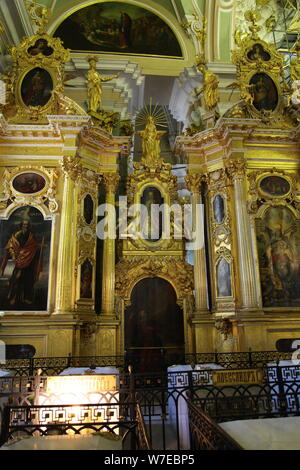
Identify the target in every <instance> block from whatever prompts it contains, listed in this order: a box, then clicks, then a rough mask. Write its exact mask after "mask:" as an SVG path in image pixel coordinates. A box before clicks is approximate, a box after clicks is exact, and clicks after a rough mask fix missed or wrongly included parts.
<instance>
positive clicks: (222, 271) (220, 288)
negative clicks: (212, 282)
mask: <svg viewBox="0 0 300 470" xmlns="http://www.w3.org/2000/svg"><path fill="white" fill-rule="evenodd" d="M217 294H218V297H231V295H232V291H231V272H230V264H229V263H228V262H227V261H226V259H224V258H222V259H221V260H220V261H219V263H218V264H217Z"/></svg>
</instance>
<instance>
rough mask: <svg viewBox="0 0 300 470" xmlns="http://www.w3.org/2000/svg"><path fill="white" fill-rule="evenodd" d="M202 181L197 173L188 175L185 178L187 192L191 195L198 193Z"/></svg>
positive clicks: (201, 177)
mask: <svg viewBox="0 0 300 470" xmlns="http://www.w3.org/2000/svg"><path fill="white" fill-rule="evenodd" d="M202 181H203V176H202V175H200V174H198V173H194V174H190V175H187V176H186V177H185V182H186V185H187V188H188V190H189V191H191V193H199V192H200V188H201V182H202Z"/></svg>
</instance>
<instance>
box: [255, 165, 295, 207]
mask: <svg viewBox="0 0 300 470" xmlns="http://www.w3.org/2000/svg"><path fill="white" fill-rule="evenodd" d="M268 176H279V177H283V178H284V179H285V180H286V181H287V182H288V184H289V186H290V189H289V191H288V192H287V193H286V194H282V195H275V196H274V195H272V194H267V193H266V192H264V191H263V190H262V188H261V182H262V180H263V179H264V178H266V177H268ZM247 177H248V182H249V196H250V199H249V201H248V212H249V213H250V214H256V213H257V212H258V210H259V209H260V207H262V206H266V207H267V206H269V207H272V206H276V205H278V204H282V203H285V204H289V205H291V206H292V207H294V208H295V209H296V210H297V211H299V210H300V193H299V191H298V189H297V179H296V175H295V174H294V173H290V172H286V171H284V170H280V169H276V168H271V169H269V170H257V171H251V172H249V173H248V175H247Z"/></svg>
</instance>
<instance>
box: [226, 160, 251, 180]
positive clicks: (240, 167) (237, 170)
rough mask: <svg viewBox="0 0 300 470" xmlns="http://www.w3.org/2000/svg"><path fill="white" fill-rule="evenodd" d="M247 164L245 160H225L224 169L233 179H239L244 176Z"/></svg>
mask: <svg viewBox="0 0 300 470" xmlns="http://www.w3.org/2000/svg"><path fill="white" fill-rule="evenodd" d="M246 168H247V164H246V161H245V160H242V159H239V160H229V161H227V162H226V171H227V174H228V175H229V177H231V178H233V179H236V178H238V179H240V178H242V179H243V178H244V177H245V171H246Z"/></svg>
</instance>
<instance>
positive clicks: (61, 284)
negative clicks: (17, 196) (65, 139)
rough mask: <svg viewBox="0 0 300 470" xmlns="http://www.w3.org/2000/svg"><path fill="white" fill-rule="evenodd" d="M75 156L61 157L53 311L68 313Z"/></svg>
mask: <svg viewBox="0 0 300 470" xmlns="http://www.w3.org/2000/svg"><path fill="white" fill-rule="evenodd" d="M79 162H80V159H79V157H75V158H72V157H64V159H63V161H62V162H61V166H62V170H63V173H64V192H63V205H62V212H61V225H60V235H59V244H58V260H57V289H56V306H55V312H56V313H70V312H71V311H72V310H73V309H74V282H75V267H74V250H75V239H76V220H77V219H76V214H74V210H75V211H76V209H74V208H75V207H76V205H75V203H74V202H75V201H76V200H77V190H78V188H77V186H76V180H77V178H78V177H79V175H80V173H81V165H80V164H79Z"/></svg>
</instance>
